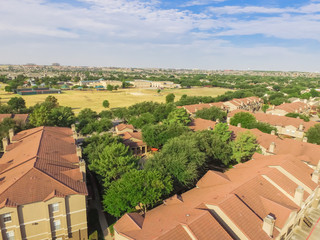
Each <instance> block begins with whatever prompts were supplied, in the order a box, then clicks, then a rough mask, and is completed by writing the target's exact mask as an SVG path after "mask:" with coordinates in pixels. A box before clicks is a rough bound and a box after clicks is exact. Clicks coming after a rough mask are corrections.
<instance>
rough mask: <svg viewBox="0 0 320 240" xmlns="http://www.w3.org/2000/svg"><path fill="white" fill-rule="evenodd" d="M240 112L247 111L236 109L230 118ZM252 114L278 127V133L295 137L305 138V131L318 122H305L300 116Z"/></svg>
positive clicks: (260, 120) (230, 114) (261, 120)
mask: <svg viewBox="0 0 320 240" xmlns="http://www.w3.org/2000/svg"><path fill="white" fill-rule="evenodd" d="M239 112H246V111H243V110H235V111H232V112H230V113H229V114H228V118H231V117H233V116H234V115H235V114H237V113H239ZM252 115H253V116H254V117H255V118H256V119H257V121H259V122H263V123H268V124H270V125H272V126H274V127H276V128H277V131H278V134H280V135H286V136H290V137H294V138H299V139H303V137H304V133H306V132H307V131H308V130H309V129H310V128H311V127H313V126H314V125H315V124H317V122H314V121H309V122H305V121H304V120H303V119H300V118H292V117H286V116H278V115H272V114H266V113H252Z"/></svg>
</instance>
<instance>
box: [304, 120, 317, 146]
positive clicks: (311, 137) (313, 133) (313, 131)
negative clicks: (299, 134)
mask: <svg viewBox="0 0 320 240" xmlns="http://www.w3.org/2000/svg"><path fill="white" fill-rule="evenodd" d="M306 137H307V138H308V142H309V143H315V144H318V145H320V123H318V124H316V125H314V126H313V127H311V128H309V130H308V131H307V132H306Z"/></svg>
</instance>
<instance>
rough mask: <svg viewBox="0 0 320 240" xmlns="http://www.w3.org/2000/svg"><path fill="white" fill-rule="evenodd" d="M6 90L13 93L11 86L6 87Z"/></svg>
mask: <svg viewBox="0 0 320 240" xmlns="http://www.w3.org/2000/svg"><path fill="white" fill-rule="evenodd" d="M4 90H5V91H6V92H12V87H11V86H10V85H8V86H5V87H4Z"/></svg>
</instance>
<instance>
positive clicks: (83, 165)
mask: <svg viewBox="0 0 320 240" xmlns="http://www.w3.org/2000/svg"><path fill="white" fill-rule="evenodd" d="M79 169H80V172H81V173H82V181H83V182H86V181H87V179H86V162H85V161H84V160H83V159H80V161H79Z"/></svg>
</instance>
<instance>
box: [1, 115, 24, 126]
mask: <svg viewBox="0 0 320 240" xmlns="http://www.w3.org/2000/svg"><path fill="white" fill-rule="evenodd" d="M5 118H11V119H13V120H14V121H16V123H17V124H18V125H25V124H26V123H27V122H28V119H29V114H12V113H8V114H0V123H1V122H2V121H3V119H5Z"/></svg>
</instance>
